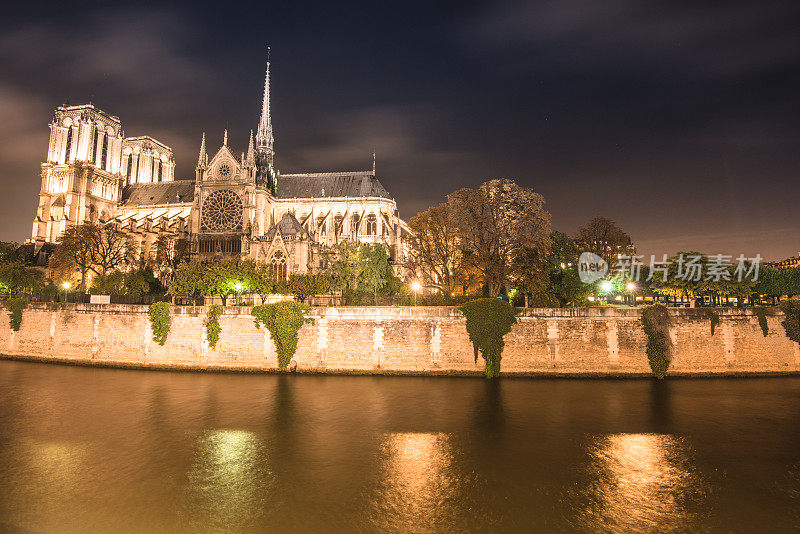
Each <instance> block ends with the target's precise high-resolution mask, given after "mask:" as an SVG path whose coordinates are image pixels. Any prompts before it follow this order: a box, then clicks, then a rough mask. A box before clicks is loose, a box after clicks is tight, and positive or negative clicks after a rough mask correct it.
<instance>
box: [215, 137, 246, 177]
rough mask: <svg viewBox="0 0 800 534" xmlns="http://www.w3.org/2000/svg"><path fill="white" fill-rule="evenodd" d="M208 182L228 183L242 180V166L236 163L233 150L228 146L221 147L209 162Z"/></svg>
mask: <svg viewBox="0 0 800 534" xmlns="http://www.w3.org/2000/svg"><path fill="white" fill-rule="evenodd" d="M206 176H207V178H206V180H207V181H210V182H227V181H231V180H237V179H240V177H241V176H242V166H241V165H240V164H239V162H238V161H236V156H234V155H233V152H231V149H230V148H228V146H227V145H225V146H222V147H220V149H219V150H218V151H217V153H216V154H215V155H214V157H213V158H211V161H209V162H208V174H207V175H206Z"/></svg>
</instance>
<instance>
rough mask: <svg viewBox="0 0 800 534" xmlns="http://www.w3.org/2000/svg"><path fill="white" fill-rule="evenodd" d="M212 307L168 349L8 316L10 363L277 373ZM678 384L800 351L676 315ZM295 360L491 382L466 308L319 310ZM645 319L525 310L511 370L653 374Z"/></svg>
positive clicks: (244, 322)
mask: <svg viewBox="0 0 800 534" xmlns="http://www.w3.org/2000/svg"><path fill="white" fill-rule="evenodd" d="M207 311H208V309H207V308H205V307H174V308H173V314H172V328H171V330H170V333H169V337H168V339H167V342H166V345H164V346H163V347H162V346H160V345H158V344H157V343H155V342H154V341H153V340H152V332H151V328H150V322H149V319H148V315H147V307H146V306H128V305H91V304H69V305H66V307H63V306H58V305H54V304H30V305H29V306H28V308H27V309H26V310H25V312H24V314H23V320H22V326H21V328H20V330H19V331H18V332H12V331H11V330H10V329H9V328H8V313H7V312H6V311H5V310H2V311H0V355H5V356H9V357H25V358H30V359H42V360H63V361H71V362H74V363H84V364H97V365H128V366H148V367H170V368H194V369H237V370H271V369H275V368H276V366H277V357H276V354H275V348H274V345H273V343H272V340H271V338H270V336H269V333H268V332H267V331H266V329H264V328H263V327H262V328H261V329H258V328H256V327H255V324H254V322H253V317H252V316H251V315H250V309H249V308H246V307H242V308H237V307H229V308H226V309H225V313H224V315H222V317H220V324H221V326H222V334H221V336H220V340H219V343H218V344H217V347H216V349H214V350H212V349H211V348H210V347H209V346H208V343H207V341H206V339H205V326H204V325H205V320H206V314H207ZM671 314H672V316H673V323H674V325H673V327H672V329H671V335H672V340H673V342H674V345H675V354H674V358H673V361H672V365H671V368H670V374H731V373H734V374H736V373H792V372H794V373H797V372H800V349H798V346H797V344H796V343H794V342H792V341H790V340H789V339H788V338H787V337H786V335H785V333H784V330H783V327H782V326H781V325H780V321H781V320H782V315H780V314H777V315H772V316H767V320H768V325H769V333H768V335H767V336H766V337H764V335H763V334H762V331H761V328H760V327H759V324H758V319H757V318H756V317H755V316H754V315H752V312H750V311H749V310H724V311H721V312H720V315H721V322H720V324H719V325H718V326H717V329H716V332H715V334H714V335H713V336H712V335H711V330H710V324H709V319H708V318H707V317H706V316H705V314H704V312H703V310H692V309H683V308H681V309H673V310H671ZM312 316H313V317H314V319H315V321H314V324H307V325H305V326H303V328H302V330H301V331H300V341H299V344H298V348H297V353H296V354H295V357H294V362H295V363H296V368H297V370H298V371H310V372H367V373H388V372H406V373H415V372H416V373H428V374H436V373H442V374H444V373H464V374H469V373H476V374H478V373H480V372H481V371H482V368H483V360H482V359H481V358H479V359H478V362H477V364H476V363H475V361H474V356H473V349H472V344H471V343H470V341H469V336H468V335H467V332H466V328H465V321H464V318H463V317H462V316H461V314H460V313H459V312H458V310H457V309H456V308H449V307H422V306H420V307H403V308H398V307H375V308H316V309H314V310H313V312H312ZM639 317H640V311H639V310H637V309H624V308H567V309H528V310H524V311H523V314H522V316H521V317H520V319H519V323H518V324H516V325H514V327H513V329H512V331H511V333H509V334H508V335H507V336H506V337H505V342H506V346H505V350H504V352H503V361H502V371H503V373H508V374H513V373H518V374H576V375H639V374H649V373H650V369H649V366H648V363H647V356H646V354H645V346H646V343H647V340H646V337H645V335H644V333H643V331H642V327H641V325H640V322H639Z"/></svg>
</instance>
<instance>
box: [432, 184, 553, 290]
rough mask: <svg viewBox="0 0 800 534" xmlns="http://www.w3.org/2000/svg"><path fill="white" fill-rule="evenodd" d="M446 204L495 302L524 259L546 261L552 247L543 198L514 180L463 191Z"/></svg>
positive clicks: (467, 253)
mask: <svg viewBox="0 0 800 534" xmlns="http://www.w3.org/2000/svg"><path fill="white" fill-rule="evenodd" d="M447 202H448V209H449V212H450V217H451V221H452V224H453V225H454V227H455V228H456V231H457V239H458V246H459V248H460V249H461V251H462V253H464V254H465V256H466V257H467V258H469V261H470V262H472V264H473V265H474V267H475V268H476V269H477V270H478V271H480V272H481V274H482V276H483V281H484V284H485V285H486V287H487V289H488V291H489V294H490V295H492V296H496V295H497V294H499V292H500V289H501V287H503V285H504V284H505V283H506V282H507V281H508V280H509V279H510V278H511V277H513V276H514V275H515V270H518V269H519V267H520V266H521V265H524V263H525V262H522V261H521V260H522V258H523V254H528V253H531V252H535V253H538V254H541V255H544V254H545V253H546V252H547V250H548V247H549V246H550V213H548V212H547V210H545V209H544V197H542V196H541V195H539V194H538V193H536V192H534V191H533V189H530V188H526V187H520V186H519V185H517V184H516V183H515V182H514V181H513V180H507V179H499V180H490V181H488V182H484V183H483V184H481V185H480V186H479V187H478V188H477V189H468V188H464V189H460V190H458V191H456V192H454V193H451V194H450V195H448V197H447Z"/></svg>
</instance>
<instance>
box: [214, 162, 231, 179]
mask: <svg viewBox="0 0 800 534" xmlns="http://www.w3.org/2000/svg"><path fill="white" fill-rule="evenodd" d="M217 174H219V176H220V178H227V177H228V176H230V175H231V167H230V165H228V164H227V163H223V164H222V165H220V166H219V169H217Z"/></svg>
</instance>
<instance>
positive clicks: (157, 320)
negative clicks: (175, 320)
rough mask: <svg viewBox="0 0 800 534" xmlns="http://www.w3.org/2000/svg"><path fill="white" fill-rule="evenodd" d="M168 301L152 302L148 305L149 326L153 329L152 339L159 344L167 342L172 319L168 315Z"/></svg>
mask: <svg viewBox="0 0 800 534" xmlns="http://www.w3.org/2000/svg"><path fill="white" fill-rule="evenodd" d="M169 306H170V304H169V302H154V303H152V304H151V305H150V309H149V311H148V314H149V315H150V326H151V327H152V329H153V341H155V342H156V343H158V344H159V345H164V343H166V342H167V336H168V335H169V329H170V326H171V325H172V319H171V318H170V315H169Z"/></svg>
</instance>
